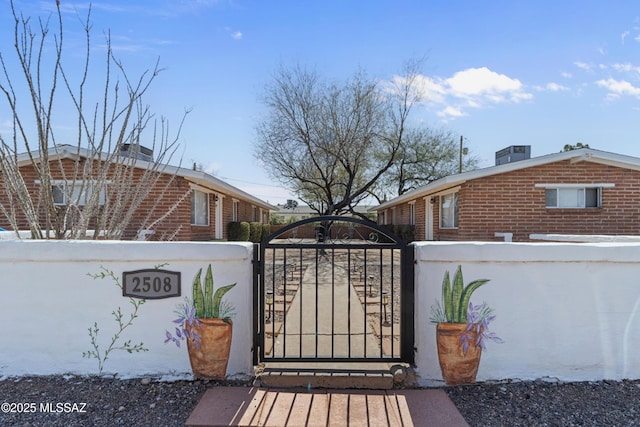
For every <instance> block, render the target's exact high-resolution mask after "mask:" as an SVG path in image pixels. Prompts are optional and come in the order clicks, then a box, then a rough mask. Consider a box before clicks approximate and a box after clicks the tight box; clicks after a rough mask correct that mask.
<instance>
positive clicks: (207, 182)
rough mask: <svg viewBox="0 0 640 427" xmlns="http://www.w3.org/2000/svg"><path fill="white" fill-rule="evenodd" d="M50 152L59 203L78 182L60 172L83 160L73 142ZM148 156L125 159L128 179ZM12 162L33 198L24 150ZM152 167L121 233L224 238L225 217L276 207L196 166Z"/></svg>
mask: <svg viewBox="0 0 640 427" xmlns="http://www.w3.org/2000/svg"><path fill="white" fill-rule="evenodd" d="M140 149H141V152H142V150H143V149H144V147H140ZM52 153H55V154H50V155H49V164H50V168H51V179H52V190H53V191H54V199H55V201H56V204H58V203H60V204H64V203H65V200H64V199H65V197H67V196H65V191H63V190H62V189H63V187H64V186H67V187H70V186H74V185H80V184H77V183H76V182H73V181H71V182H70V181H69V179H67V180H65V179H64V177H69V176H73V171H74V168H77V166H78V165H80V170H82V167H83V164H84V163H85V162H87V158H88V156H87V151H86V150H84V149H81V150H80V151H79V152H78V150H77V148H76V147H72V146H63V145H62V146H58V147H57V148H56V149H54V151H52ZM149 153H150V151H149ZM150 160H151V158H145V157H144V156H142V157H141V156H138V158H137V160H134V161H133V162H132V163H131V164H132V165H133V173H134V175H133V176H134V178H133V180H132V181H131V182H133V183H134V184H133V185H135V182H136V180H138V182H139V180H140V179H141V177H142V176H143V174H144V173H145V171H148V170H149V166H150V164H151V162H150ZM18 165H19V170H20V174H21V175H22V178H23V180H24V182H25V185H26V186H27V188H28V189H29V192H30V194H31V195H32V198H33V197H34V195H37V194H38V192H39V191H40V190H39V187H40V183H39V181H38V179H37V174H36V173H35V171H34V169H33V166H32V163H31V161H30V160H29V157H28V153H24V154H23V155H21V156H20V157H19V158H18ZM63 171H64V172H63ZM156 171H157V173H158V174H159V177H158V179H157V181H156V182H155V186H154V187H153V188H152V189H151V190H150V192H149V193H148V194H147V195H146V197H145V198H144V199H143V200H142V202H141V204H140V206H139V208H138V209H137V210H136V211H135V213H134V215H133V218H132V219H131V221H130V223H129V225H128V227H127V229H126V230H125V232H124V235H123V238H124V239H146V240H179V241H190V240H213V239H226V238H227V237H228V236H227V229H228V225H229V223H230V222H232V221H246V222H261V223H267V224H268V223H269V213H270V211H272V210H275V209H277V208H275V207H274V206H271V205H270V204H268V203H267V202H264V201H262V200H260V199H258V198H256V197H254V196H252V195H250V194H248V193H246V192H244V191H242V190H240V189H239V188H236V187H234V186H232V185H230V184H228V183H226V182H224V181H222V180H220V179H218V178H216V177H214V176H212V175H209V174H207V173H205V172H202V171H198V170H194V169H188V168H183V167H177V166H171V165H162V167H161V168H159V169H157V170H156ZM107 181H108V184H107V189H108V188H109V186H113V185H115V182H113V183H111V182H109V178H108V177H107ZM77 182H81V181H77ZM85 185H86V184H85ZM3 188H4V186H3V184H2V174H0V189H3ZM56 190H57V191H56ZM66 190H67V191H66V194H69V193H70V192H71V193H75V191H76V188H75V187H74V188H73V189H69V188H67V189H66ZM80 191H81V190H80ZM107 192H108V190H107ZM7 197H8V196H7V193H6V192H5V191H2V192H1V193H0V204H5V206H7V205H8V199H7ZM35 197H37V196H35ZM58 197H59V198H60V200H59V201H58V200H57V198H58ZM85 197H88V195H87V196H85ZM106 197H108V196H107V195H105V194H100V198H101V200H100V205H101V206H102V205H103V203H104V201H103V199H105V198H106ZM81 204H82V203H81V202H80V205H81ZM16 218H17V220H18V223H19V228H20V229H21V230H23V229H26V230H28V229H29V226H28V223H27V221H26V219H25V218H24V217H23V215H22V216H21V214H20V212H19V211H18V212H16ZM0 227H2V228H5V229H7V230H10V229H11V226H10V224H9V222H8V220H7V218H6V217H3V216H2V214H1V213H0ZM23 227H24V228H23Z"/></svg>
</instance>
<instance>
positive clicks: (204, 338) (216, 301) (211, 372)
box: [165, 264, 236, 379]
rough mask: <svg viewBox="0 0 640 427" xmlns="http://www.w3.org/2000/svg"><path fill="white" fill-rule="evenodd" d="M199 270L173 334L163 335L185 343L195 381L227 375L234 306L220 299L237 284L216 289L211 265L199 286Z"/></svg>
mask: <svg viewBox="0 0 640 427" xmlns="http://www.w3.org/2000/svg"><path fill="white" fill-rule="evenodd" d="M201 277H202V269H200V270H199V271H198V273H197V274H196V276H195V278H194V279H193V288H192V296H193V299H192V300H189V299H187V300H186V301H185V303H184V304H180V305H179V307H178V310H176V313H177V314H178V318H177V319H176V320H174V323H176V324H177V326H176V328H175V335H174V334H171V333H170V332H168V331H167V332H166V339H165V343H166V342H169V341H171V342H174V343H175V344H176V345H177V346H178V347H179V346H180V342H181V341H184V340H186V341H187V349H188V352H189V362H190V363H191V369H192V371H193V374H194V376H195V377H196V378H201V379H222V378H224V377H225V376H226V372H227V364H228V361H229V353H230V350H231V338H232V332H233V321H232V317H233V316H234V314H235V310H234V308H233V306H232V305H231V304H229V303H227V302H226V301H224V300H223V297H224V295H225V294H226V293H227V292H229V291H230V290H231V289H232V288H233V287H234V286H235V285H236V284H235V283H232V284H230V285H226V286H222V287H220V288H218V289H216V290H215V292H214V283H213V273H212V271H211V264H209V267H208V268H207V272H206V274H205V278H204V287H203V285H202V279H201Z"/></svg>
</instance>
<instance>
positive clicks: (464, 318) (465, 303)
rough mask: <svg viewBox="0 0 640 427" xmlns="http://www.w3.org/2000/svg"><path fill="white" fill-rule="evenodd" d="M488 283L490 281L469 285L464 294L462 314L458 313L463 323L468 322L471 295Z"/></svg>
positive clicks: (481, 280)
mask: <svg viewBox="0 0 640 427" xmlns="http://www.w3.org/2000/svg"><path fill="white" fill-rule="evenodd" d="M488 281H489V279H478V280H474V281H473V282H471V283H469V284H468V285H467V287H466V288H465V289H464V291H463V292H462V300H461V303H460V304H461V305H460V312H459V313H458V317H459V318H460V319H461V322H466V321H467V312H468V311H469V301H471V294H472V293H473V292H474V291H475V290H476V289H478V288H479V287H480V286H482V285H484V284H485V283H487V282H488Z"/></svg>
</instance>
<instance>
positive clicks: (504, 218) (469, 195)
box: [396, 161, 640, 241]
mask: <svg viewBox="0 0 640 427" xmlns="http://www.w3.org/2000/svg"><path fill="white" fill-rule="evenodd" d="M590 183H593V184H596V183H597V184H600V183H611V184H615V187H613V188H603V189H602V206H601V207H598V208H582V209H559V208H546V207H545V189H544V188H536V187H535V185H536V184H590ZM423 197H424V196H420V198H418V199H416V239H417V240H423V239H424V238H425V215H426V212H425V209H424V200H423ZM458 197H459V205H458V206H459V216H458V221H459V227H458V228H457V229H440V227H439V224H440V218H439V212H440V199H439V197H435V203H434V206H433V231H434V240H482V241H496V240H502V238H499V237H495V235H494V234H495V233H496V232H508V233H513V241H528V240H529V235H530V234H532V233H561V234H609V235H613V234H622V235H638V234H640V171H633V170H629V169H623V168H619V167H614V166H607V165H601V164H597V163H592V162H587V161H582V162H576V163H570V162H569V161H562V162H556V163H551V164H547V165H542V166H536V167H530V168H526V169H520V170H516V171H512V172H507V173H503V174H498V175H492V176H487V177H484V178H478V179H475V180H473V181H469V182H466V183H464V184H462V186H461V188H460V191H459V195H458ZM407 209H408V204H403V205H402V207H401V206H398V207H397V208H396V212H404V211H405V210H407ZM400 218H402V221H405V218H404V216H398V215H397V216H396V219H397V220H398V219H400ZM398 223H403V222H398ZM405 223H408V219H406V222H405Z"/></svg>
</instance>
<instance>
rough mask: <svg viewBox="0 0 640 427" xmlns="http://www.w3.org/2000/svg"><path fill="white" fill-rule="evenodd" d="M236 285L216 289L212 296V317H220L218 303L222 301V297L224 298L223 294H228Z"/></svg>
mask: <svg viewBox="0 0 640 427" xmlns="http://www.w3.org/2000/svg"><path fill="white" fill-rule="evenodd" d="M235 285H236V284H235V283H232V284H230V285H227V286H223V287H221V288H218V289H217V290H216V293H215V294H214V295H213V315H212V317H214V318H215V317H219V316H220V302H221V301H222V297H223V296H224V294H226V293H227V292H229V291H230V290H231V288H233V287H234V286H235Z"/></svg>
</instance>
